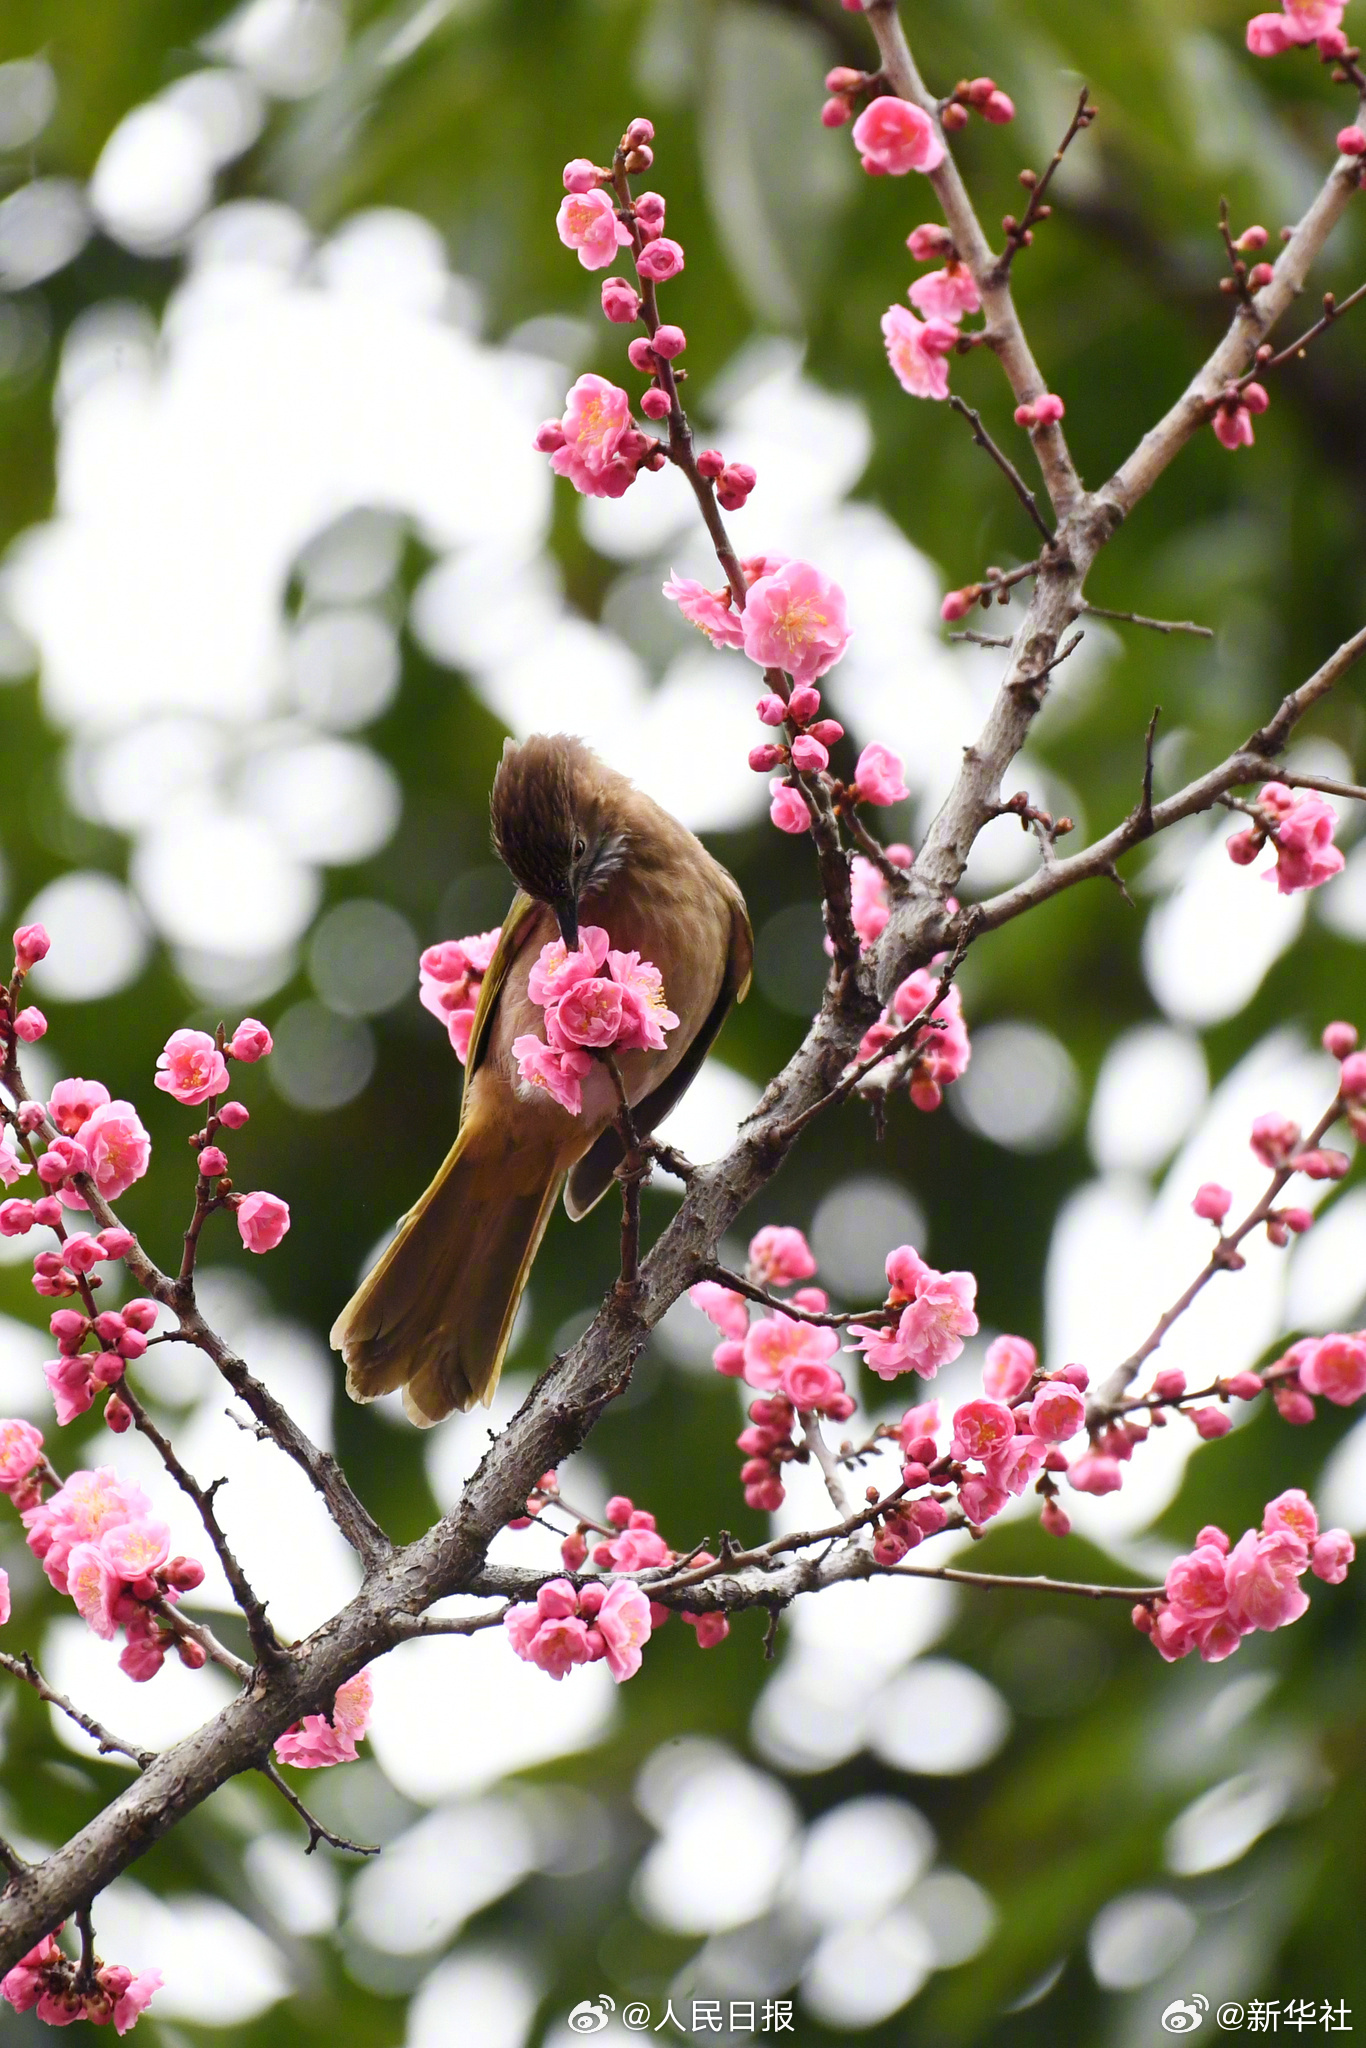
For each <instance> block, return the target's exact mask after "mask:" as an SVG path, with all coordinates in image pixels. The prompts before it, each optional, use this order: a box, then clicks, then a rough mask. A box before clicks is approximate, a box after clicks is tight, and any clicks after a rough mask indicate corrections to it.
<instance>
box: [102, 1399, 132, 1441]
mask: <svg viewBox="0 0 1366 2048" xmlns="http://www.w3.org/2000/svg"><path fill="white" fill-rule="evenodd" d="M132 1421H133V1411H132V1409H131V1408H130V1407H129V1406H128V1404H127V1402H126V1401H121V1400H120V1399H119V1397H118V1395H117V1394H111V1395H110V1396H109V1399H108V1400H107V1401H106V1402H105V1404H104V1426H105V1428H106V1429H112V1430H113V1432H114V1434H115V1436H122V1435H123V1432H124V1431H125V1430H126V1429H128V1428H130V1427H131V1426H132Z"/></svg>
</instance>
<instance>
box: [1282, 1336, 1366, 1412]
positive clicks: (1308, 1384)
mask: <svg viewBox="0 0 1366 2048" xmlns="http://www.w3.org/2000/svg"><path fill="white" fill-rule="evenodd" d="M1299 1379H1300V1385H1301V1386H1302V1387H1304V1388H1305V1390H1306V1391H1307V1392H1308V1393H1311V1394H1322V1396H1323V1398H1324V1399H1325V1400H1326V1401H1331V1402H1333V1404H1334V1405H1335V1406H1336V1407H1338V1408H1350V1407H1351V1405H1352V1403H1353V1402H1354V1401H1359V1400H1360V1399H1361V1397H1362V1395H1363V1394H1366V1331H1360V1330H1357V1331H1353V1332H1351V1333H1350V1334H1347V1335H1344V1334H1343V1333H1342V1332H1340V1331H1333V1332H1331V1333H1330V1334H1329V1335H1328V1336H1326V1337H1322V1338H1320V1339H1319V1340H1318V1342H1317V1343H1312V1342H1311V1344H1310V1347H1309V1349H1308V1351H1307V1355H1306V1356H1305V1357H1304V1359H1303V1361H1302V1362H1301V1364H1300V1369H1299Z"/></svg>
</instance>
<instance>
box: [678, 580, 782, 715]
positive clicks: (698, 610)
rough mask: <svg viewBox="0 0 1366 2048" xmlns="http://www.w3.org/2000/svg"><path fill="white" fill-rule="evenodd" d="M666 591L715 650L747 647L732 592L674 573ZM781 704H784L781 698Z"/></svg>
mask: <svg viewBox="0 0 1366 2048" xmlns="http://www.w3.org/2000/svg"><path fill="white" fill-rule="evenodd" d="M663 592H664V595H665V597H667V598H671V599H672V601H673V602H674V603H675V604H676V605H677V606H678V609H679V610H680V611H681V612H682V614H683V616H684V618H685V619H687V620H688V621H689V623H690V624H692V625H694V626H696V627H697V629H698V631H699V632H700V633H705V634H706V636H707V638H708V639H709V640H710V641H711V644H712V646H713V647H743V646H744V644H745V631H744V627H743V626H742V624H741V623H740V621H741V614H740V613H739V612H737V611H734V610H732V608H731V602H730V592H729V591H728V590H726V591H714V590H708V589H707V587H706V585H705V584H702V583H698V582H696V581H695V580H694V579H693V578H692V577H691V576H676V575H674V574H673V573H672V571H671V572H670V575H669V580H668V582H667V583H666V584H664V585H663ZM778 701H779V702H780V703H781V699H779V700H778ZM779 723H781V719H780V720H779Z"/></svg>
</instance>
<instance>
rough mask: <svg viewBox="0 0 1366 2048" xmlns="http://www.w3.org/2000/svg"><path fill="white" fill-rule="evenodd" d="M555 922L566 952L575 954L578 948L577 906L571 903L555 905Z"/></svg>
mask: <svg viewBox="0 0 1366 2048" xmlns="http://www.w3.org/2000/svg"><path fill="white" fill-rule="evenodd" d="M555 922H556V923H557V924H558V925H559V927H560V937H561V938H562V939H563V940H564V943H565V949H566V951H568V952H570V953H576V952H577V951H578V948H579V906H578V904H577V903H573V902H571V903H557V904H556V906H555Z"/></svg>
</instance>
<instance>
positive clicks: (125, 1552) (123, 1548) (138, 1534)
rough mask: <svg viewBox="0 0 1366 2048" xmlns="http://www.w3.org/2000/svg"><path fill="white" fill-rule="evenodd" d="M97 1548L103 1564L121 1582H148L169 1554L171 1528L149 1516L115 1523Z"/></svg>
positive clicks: (102, 1537)
mask: <svg viewBox="0 0 1366 2048" xmlns="http://www.w3.org/2000/svg"><path fill="white" fill-rule="evenodd" d="M99 1547H100V1554H101V1556H102V1557H103V1558H104V1561H105V1563H106V1564H107V1565H108V1566H109V1568H110V1570H111V1571H112V1572H114V1573H115V1574H116V1575H117V1576H118V1577H119V1578H120V1579H122V1580H124V1581H125V1582H131V1581H133V1580H134V1579H150V1578H151V1576H152V1574H153V1573H154V1572H158V1571H160V1569H161V1567H162V1565H164V1564H165V1562H166V1560H167V1558H168V1557H169V1556H170V1554H171V1531H170V1527H169V1525H168V1524H167V1523H165V1522H158V1521H154V1520H153V1519H152V1518H151V1517H150V1516H140V1517H138V1518H137V1519H136V1520H133V1521H127V1522H118V1523H116V1524H115V1526H114V1527H113V1528H112V1529H106V1530H105V1532H104V1534H103V1535H102V1536H101V1538H100V1544H99Z"/></svg>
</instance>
